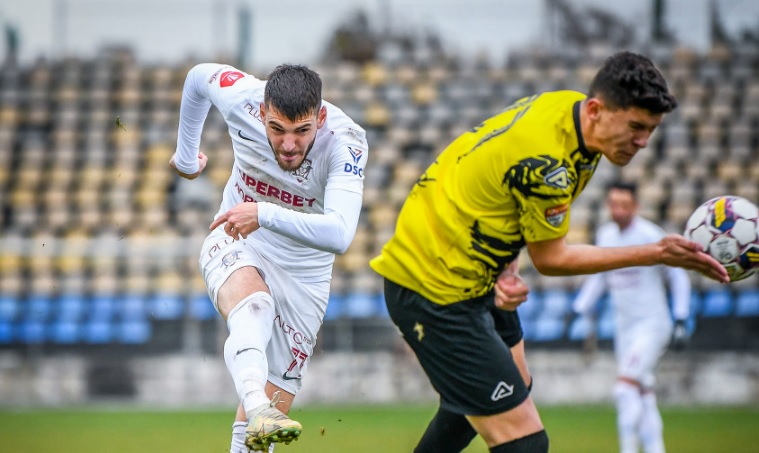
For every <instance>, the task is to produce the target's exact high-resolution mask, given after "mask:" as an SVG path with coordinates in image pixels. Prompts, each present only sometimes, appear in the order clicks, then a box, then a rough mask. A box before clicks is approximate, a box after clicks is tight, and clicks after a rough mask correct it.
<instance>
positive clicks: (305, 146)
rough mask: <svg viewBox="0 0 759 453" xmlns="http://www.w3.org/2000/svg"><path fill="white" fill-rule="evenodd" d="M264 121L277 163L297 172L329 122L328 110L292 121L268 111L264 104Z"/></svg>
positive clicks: (262, 116)
mask: <svg viewBox="0 0 759 453" xmlns="http://www.w3.org/2000/svg"><path fill="white" fill-rule="evenodd" d="M261 119H262V120H263V123H264V126H265V127H266V139H267V140H268V141H269V146H271V149H272V151H273V152H274V158H275V159H276V160H277V164H279V167H280V168H281V169H282V170H285V171H295V170H297V169H298V168H299V167H300V166H301V164H302V163H303V160H304V159H305V158H306V156H307V155H308V152H309V151H311V148H312V147H313V146H314V142H315V141H316V131H317V130H319V129H321V127H322V126H324V122H325V120H326V119H327V109H326V107H322V108H320V109H319V111H318V112H316V113H314V114H312V115H307V116H305V117H303V118H299V119H297V120H295V121H292V120H290V119H289V118H288V117H287V116H285V115H283V114H282V113H280V112H279V111H277V109H275V108H273V107H272V108H270V109H268V110H267V109H266V106H265V105H264V104H263V103H262V104H261Z"/></svg>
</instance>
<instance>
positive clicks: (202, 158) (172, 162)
mask: <svg viewBox="0 0 759 453" xmlns="http://www.w3.org/2000/svg"><path fill="white" fill-rule="evenodd" d="M175 156H176V154H174V155H173V156H171V159H169V166H170V167H171V168H173V169H174V171H175V172H177V174H178V175H179V176H181V177H183V178H185V179H195V178H197V177H198V176H200V174H201V173H203V170H205V168H206V164H208V157H207V156H206V155H205V154H203V153H202V152H201V153H198V171H196V172H195V173H184V172H183V171H181V170H179V169H178V168H177V164H176V159H175Z"/></svg>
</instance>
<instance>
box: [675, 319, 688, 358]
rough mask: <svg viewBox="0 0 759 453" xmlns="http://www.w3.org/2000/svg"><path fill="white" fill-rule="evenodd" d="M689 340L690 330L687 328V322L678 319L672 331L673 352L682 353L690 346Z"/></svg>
mask: <svg viewBox="0 0 759 453" xmlns="http://www.w3.org/2000/svg"><path fill="white" fill-rule="evenodd" d="M689 340H690V333H689V332H688V328H687V327H686V326H685V321H684V320H682V319H678V320H677V321H675V328H674V329H673V330H672V341H671V342H670V347H671V348H672V350H673V351H682V350H683V349H685V347H686V346H688V341H689Z"/></svg>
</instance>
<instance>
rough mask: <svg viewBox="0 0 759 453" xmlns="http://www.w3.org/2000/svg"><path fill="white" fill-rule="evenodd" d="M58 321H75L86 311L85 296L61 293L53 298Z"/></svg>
mask: <svg viewBox="0 0 759 453" xmlns="http://www.w3.org/2000/svg"><path fill="white" fill-rule="evenodd" d="M55 306H56V311H57V316H56V318H57V319H58V320H59V321H70V322H76V321H78V320H80V319H81V318H82V317H83V316H84V314H85V312H86V303H85V296H84V295H82V294H62V295H60V296H59V297H58V298H57V299H56V300H55Z"/></svg>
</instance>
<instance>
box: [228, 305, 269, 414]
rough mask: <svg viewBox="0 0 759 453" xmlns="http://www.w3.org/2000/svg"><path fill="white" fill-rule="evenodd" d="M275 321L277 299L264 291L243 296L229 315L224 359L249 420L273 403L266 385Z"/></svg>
mask: <svg viewBox="0 0 759 453" xmlns="http://www.w3.org/2000/svg"><path fill="white" fill-rule="evenodd" d="M273 323H274V300H273V299H272V298H271V296H270V295H269V294H267V293H265V292H262V291H259V292H257V293H253V294H251V295H250V296H248V297H246V298H245V299H243V300H242V301H241V302H240V303H239V304H238V305H237V306H236V307H235V308H233V309H232V311H231V312H230V314H229V317H228V318H227V327H228V328H229V337H228V338H227V341H226V343H224V361H225V362H226V363H227V369H228V370H229V373H230V374H231V375H232V379H233V380H234V382H235V389H236V390H237V395H238V396H239V398H240V401H241V402H242V406H243V408H244V409H245V413H246V415H247V416H248V419H249V420H250V418H251V417H252V416H253V415H255V414H253V410H254V409H256V408H258V407H260V406H261V405H263V404H268V403H269V402H270V401H269V398H267V397H266V392H265V391H264V388H265V386H266V380H267V378H268V376H269V363H268V361H267V359H266V346H267V345H268V344H269V340H270V339H271V331H272V325H273Z"/></svg>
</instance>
